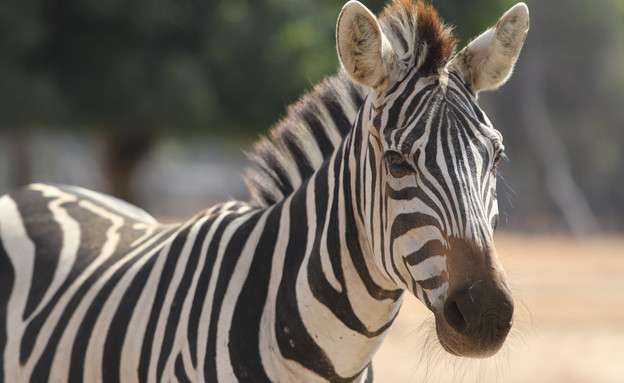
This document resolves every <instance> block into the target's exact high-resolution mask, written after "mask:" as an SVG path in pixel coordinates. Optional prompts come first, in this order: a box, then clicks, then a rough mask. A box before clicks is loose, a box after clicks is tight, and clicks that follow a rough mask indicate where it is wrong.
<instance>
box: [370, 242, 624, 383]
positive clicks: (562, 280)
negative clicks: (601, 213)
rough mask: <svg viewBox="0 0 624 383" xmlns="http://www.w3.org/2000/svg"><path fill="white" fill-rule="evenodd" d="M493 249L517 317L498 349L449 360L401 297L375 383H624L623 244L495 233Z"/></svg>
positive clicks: (411, 301)
mask: <svg viewBox="0 0 624 383" xmlns="http://www.w3.org/2000/svg"><path fill="white" fill-rule="evenodd" d="M496 245H497V248H498V253H499V256H500V257H501V260H502V262H503V264H504V266H505V269H506V270H507V273H508V275H509V279H510V281H511V283H512V284H513V286H514V287H515V292H514V296H515V299H516V313H517V316H516V321H515V324H514V329H513V330H512V333H511V334H510V338H508V340H507V343H506V345H505V347H504V348H503V350H502V351H501V352H499V353H498V354H497V355H496V356H495V357H494V358H491V359H486V360H483V361H476V362H475V361H471V360H466V359H459V358H453V357H450V356H447V354H445V353H444V352H443V351H441V350H440V347H439V346H438V345H437V340H435V335H433V334H434V330H433V327H432V324H431V323H432V322H431V317H432V315H431V314H430V313H429V312H428V311H427V310H426V309H425V308H424V306H423V305H422V304H421V303H420V302H419V301H417V300H416V299H415V298H413V297H412V296H409V297H407V296H406V300H405V302H404V304H403V307H402V309H401V312H400V314H399V316H398V318H397V320H396V322H395V325H394V327H393V328H392V331H391V332H390V334H389V335H388V338H387V339H386V342H385V343H384V345H383V347H382V349H381V350H380V351H379V352H378V354H377V356H376V357H375V359H374V366H375V381H376V382H381V383H395V382H396V383H402V382H484V383H487V382H514V383H516V382H517V383H520V382H522V383H524V382H529V383H589V382H592V383H593V382H596V383H622V382H624V238H615V237H610V238H597V239H591V240H586V241H578V240H575V239H571V238H565V237H559V238H552V237H534V236H530V237H529V236H517V235H509V234H500V235H497V237H496ZM423 323H424V324H423ZM427 339H429V342H424V340H427ZM427 344H428V345H427Z"/></svg>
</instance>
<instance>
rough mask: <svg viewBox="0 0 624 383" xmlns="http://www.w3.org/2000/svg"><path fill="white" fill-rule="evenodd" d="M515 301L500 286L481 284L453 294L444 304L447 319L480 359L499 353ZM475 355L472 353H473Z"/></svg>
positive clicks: (458, 290)
mask: <svg viewBox="0 0 624 383" xmlns="http://www.w3.org/2000/svg"><path fill="white" fill-rule="evenodd" d="M513 310H514V305H513V299H512V298H511V294H510V293H509V291H508V290H507V289H506V288H505V287H503V286H500V285H499V284H496V283H487V282H478V283H473V284H471V285H468V286H465V287H463V288H459V289H457V290H456V291H455V292H453V293H451V294H450V295H449V296H448V297H447V299H446V301H445V302H444V319H445V321H446V323H447V324H448V326H449V327H451V328H452V329H453V330H454V331H455V332H456V333H457V334H458V335H459V336H460V337H462V338H464V342H465V344H466V345H469V344H471V345H472V346H473V347H471V348H474V351H476V353H474V354H473V356H479V354H480V353H481V352H479V350H481V351H482V352H483V353H484V354H486V353H487V354H489V352H488V350H494V351H497V350H498V348H500V346H502V344H503V342H504V341H505V338H506V337H507V333H508V332H509V330H510V329H511V325H512V322H513ZM471 354H472V353H471Z"/></svg>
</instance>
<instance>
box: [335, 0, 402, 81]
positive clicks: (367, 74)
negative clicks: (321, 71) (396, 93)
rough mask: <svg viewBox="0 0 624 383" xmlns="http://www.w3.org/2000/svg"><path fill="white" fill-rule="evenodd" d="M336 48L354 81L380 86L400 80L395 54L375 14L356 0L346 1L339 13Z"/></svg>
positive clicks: (341, 61)
mask: <svg viewBox="0 0 624 383" xmlns="http://www.w3.org/2000/svg"><path fill="white" fill-rule="evenodd" d="M336 48H337V50H338V56H339V57H340V64H341V65H342V67H343V68H344V70H345V71H346V72H347V73H348V74H349V76H350V77H351V78H352V79H353V80H354V81H355V82H358V83H360V84H362V85H365V86H368V87H370V88H373V89H380V88H382V87H384V86H387V84H389V83H394V82H395V81H396V80H397V78H394V77H397V76H396V75H395V72H396V70H395V68H397V67H398V63H399V60H398V57H397V55H396V53H395V52H394V50H393V49H392V47H391V46H390V43H389V42H388V39H387V38H386V36H385V35H384V34H383V32H382V31H381V27H380V26H379V22H378V21H377V18H376V17H375V15H373V14H372V13H371V11H369V10H368V8H366V7H365V6H364V5H362V3H360V2H358V1H356V0H351V1H349V2H348V3H346V4H345V5H344V7H343V8H342V11H341V12H340V16H338V23H337V24H336Z"/></svg>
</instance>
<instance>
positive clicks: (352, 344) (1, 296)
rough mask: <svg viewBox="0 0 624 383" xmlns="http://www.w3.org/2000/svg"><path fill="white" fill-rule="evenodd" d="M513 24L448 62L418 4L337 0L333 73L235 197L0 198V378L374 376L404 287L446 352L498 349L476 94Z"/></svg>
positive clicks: (70, 190)
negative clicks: (145, 204)
mask: <svg viewBox="0 0 624 383" xmlns="http://www.w3.org/2000/svg"><path fill="white" fill-rule="evenodd" d="M527 28H528V13H527V11H526V6H524V5H520V6H516V7H514V8H513V9H512V10H510V11H509V12H508V13H506V14H505V15H504V16H503V17H502V18H501V20H500V21H499V23H498V24H497V26H496V27H495V28H493V29H490V30H488V31H487V32H485V33H484V34H483V35H482V36H480V37H479V38H477V39H476V40H475V41H474V42H473V43H471V44H470V45H469V46H468V47H466V48H465V49H464V50H462V51H461V52H459V53H458V54H457V55H456V56H455V57H454V58H451V55H452V53H453V49H454V40H453V39H452V37H451V36H450V31H449V30H448V29H445V27H444V26H443V25H442V24H441V23H440V21H439V20H438V18H437V15H436V14H435V11H433V10H432V9H431V8H430V7H429V6H425V5H423V4H422V3H416V4H413V3H412V2H411V1H407V0H395V1H394V2H393V4H392V5H391V6H390V7H388V8H387V10H386V11H385V13H384V15H382V16H381V17H380V19H379V21H378V20H377V18H375V16H373V15H372V14H371V13H370V12H369V11H368V10H367V9H366V8H365V7H364V6H362V5H361V4H359V3H357V2H353V1H352V2H349V3H348V4H347V5H345V7H344V8H343V11H342V13H341V16H340V18H339V20H338V28H337V39H338V43H337V45H338V53H339V56H340V59H341V63H342V65H343V67H344V72H342V71H341V72H340V73H339V74H338V75H337V76H334V77H332V78H329V79H327V80H326V81H325V82H324V83H323V84H321V85H320V86H318V87H317V88H315V90H313V91H312V92H310V93H309V94H308V95H306V96H304V98H302V100H301V101H300V102H299V103H297V104H296V105H295V106H293V107H292V108H291V109H290V110H289V117H287V118H286V119H285V120H284V121H282V122H281V123H280V124H279V125H278V126H277V128H276V129H275V130H274V133H273V136H272V138H271V139H270V140H269V139H264V140H262V141H260V143H259V144H258V145H257V147H256V148H255V150H254V152H252V154H251V155H250V157H251V159H252V160H253V161H254V162H255V164H256V166H257V169H258V170H255V171H250V172H249V173H248V175H247V182H248V184H249V185H250V191H251V194H252V200H251V201H250V202H240V201H231V202H227V203H223V204H220V205H217V206H214V207H212V208H210V209H207V210H205V211H203V212H201V213H199V214H197V215H196V216H195V217H193V218H192V219H190V220H189V221H187V222H185V223H182V224H173V225H163V224H160V223H158V222H156V220H154V219H153V218H152V217H150V216H149V215H148V214H147V213H145V212H143V211H142V210H140V209H138V208H136V207H132V206H129V205H128V204H126V203H124V202H122V201H119V200H116V199H114V198H112V197H108V196H104V195H102V194H99V193H95V192H90V191H86V190H84V189H80V188H76V187H68V186H53V185H41V184H36V185H31V186H30V187H29V188H25V189H22V190H20V191H16V192H13V193H10V194H7V195H5V196H3V197H2V198H0V243H1V245H2V246H0V351H1V354H0V362H1V363H0V364H1V365H2V366H3V367H2V368H3V370H2V374H1V375H0V381H5V382H29V381H30V382H40V381H46V380H48V381H58V382H65V381H88V382H98V381H104V382H116V381H121V382H154V381H167V382H168V381H177V382H189V381H192V382H216V381H221V382H235V381H239V382H263V381H267V382H269V381H271V382H293V381H302V382H303V381H305V382H326V381H331V382H364V381H372V370H371V359H372V356H373V355H374V353H375V351H376V350H377V349H378V347H379V346H380V345H381V343H382V341H383V339H384V337H385V335H386V334H387V332H388V331H389V329H390V326H391V324H392V321H393V319H394V318H395V316H396V314H397V313H398V310H399V307H400V304H401V301H402V297H403V292H404V291H405V290H409V291H410V292H411V293H413V294H415V295H416V296H417V297H418V298H419V299H421V300H422V301H423V302H424V303H425V304H426V305H427V306H428V307H429V308H430V309H431V310H432V311H433V313H434V314H435V317H436V325H437V330H438V337H439V339H440V343H441V344H442V346H443V347H444V348H445V349H447V351H449V352H451V353H453V354H456V355H465V356H478V357H482V356H487V355H491V354H492V353H494V352H496V351H497V350H498V349H499V348H500V347H501V345H502V343H503V341H504V339H505V336H506V334H507V332H508V331H509V328H510V326H511V315H512V312H513V303H512V301H511V297H510V295H509V293H508V288H507V286H506V284H505V281H504V272H503V271H502V268H501V267H500V264H499V263H498V260H497V257H496V253H495V250H494V247H493V239H492V231H493V227H494V226H495V225H496V220H497V210H496V198H495V197H496V195H495V194H496V193H495V178H496V174H495V164H496V163H497V162H498V159H499V157H500V155H501V153H502V137H501V136H500V134H499V133H498V132H496V131H495V130H494V129H493V128H492V126H491V123H490V122H489V121H488V120H487V117H485V115H484V114H483V112H481V111H480V109H479V107H478V106H477V104H476V94H477V92H478V91H479V90H482V89H488V88H492V87H495V86H498V85H499V84H500V83H502V82H504V80H505V79H506V78H507V77H508V75H509V73H510V71H511V67H512V66H513V63H514V62H515V59H516V57H517V55H518V54H519V51H520V47H521V46H522V42H523V41H524V36H525V35H526V31H527ZM490 42H491V43H490ZM499 45H500V46H502V48H499ZM371 47H372V48H371ZM377 48H379V49H377ZM371 52H372V53H371ZM497 55H498V56H497ZM475 57H476V58H477V59H478V60H477V61H478V62H476V61H475V60H476V59H475ZM477 64H478V65H477ZM476 67H478V68H479V69H475V68H476ZM483 68H485V69H487V70H486V71H485V72H482V71H483V70H484V69H483ZM477 285H478V287H477ZM473 294H478V296H479V304H476V305H475V304H474V299H472V298H473ZM468 297H469V298H471V299H468ZM470 300H472V301H473V302H472V303H473V304H470ZM483 334H485V337H483V336H481V335H483Z"/></svg>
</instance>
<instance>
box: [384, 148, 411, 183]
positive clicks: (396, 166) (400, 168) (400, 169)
mask: <svg viewBox="0 0 624 383" xmlns="http://www.w3.org/2000/svg"><path fill="white" fill-rule="evenodd" d="M384 158H385V159H386V161H387V162H388V165H389V167H390V172H391V173H392V175H393V176H395V177H402V176H404V175H405V174H406V172H409V171H413V169H412V167H411V166H410V164H409V162H407V160H406V159H405V157H403V155H402V154H401V153H399V152H395V151H392V150H389V151H387V152H386V154H384Z"/></svg>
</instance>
